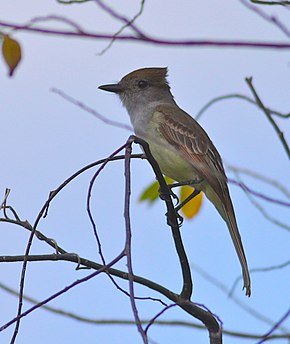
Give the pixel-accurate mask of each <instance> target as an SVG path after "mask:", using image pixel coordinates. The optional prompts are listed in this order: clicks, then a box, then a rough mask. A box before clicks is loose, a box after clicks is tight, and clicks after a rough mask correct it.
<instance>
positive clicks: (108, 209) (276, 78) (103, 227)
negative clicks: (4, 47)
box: [0, 0, 290, 344]
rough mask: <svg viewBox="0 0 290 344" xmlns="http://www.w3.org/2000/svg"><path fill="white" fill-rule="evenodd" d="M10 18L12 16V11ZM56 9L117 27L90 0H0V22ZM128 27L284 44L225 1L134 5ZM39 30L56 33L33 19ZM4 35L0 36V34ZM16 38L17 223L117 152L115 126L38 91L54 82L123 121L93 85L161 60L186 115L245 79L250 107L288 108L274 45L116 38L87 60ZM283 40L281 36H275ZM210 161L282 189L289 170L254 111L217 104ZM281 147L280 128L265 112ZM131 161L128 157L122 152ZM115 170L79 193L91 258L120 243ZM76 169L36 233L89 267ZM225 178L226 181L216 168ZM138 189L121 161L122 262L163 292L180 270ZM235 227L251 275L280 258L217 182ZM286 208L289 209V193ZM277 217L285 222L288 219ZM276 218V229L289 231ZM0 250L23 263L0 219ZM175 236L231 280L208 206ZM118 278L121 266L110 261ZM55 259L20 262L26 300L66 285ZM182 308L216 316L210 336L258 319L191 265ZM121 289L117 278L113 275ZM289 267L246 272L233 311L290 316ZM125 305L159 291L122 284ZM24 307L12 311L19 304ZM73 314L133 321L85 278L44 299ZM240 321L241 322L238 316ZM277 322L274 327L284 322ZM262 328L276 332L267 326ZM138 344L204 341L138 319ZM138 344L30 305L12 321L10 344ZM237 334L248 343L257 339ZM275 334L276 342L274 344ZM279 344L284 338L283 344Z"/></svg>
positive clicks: (209, 117)
mask: <svg viewBox="0 0 290 344" xmlns="http://www.w3.org/2000/svg"><path fill="white" fill-rule="evenodd" d="M108 3H109V4H111V5H112V6H113V7H114V8H115V9H117V10H119V11H120V12H121V13H123V14H126V15H128V16H133V15H134V14H135V13H136V12H137V11H138V9H139V3H138V2H137V3H134V5H132V3H128V2H127V1H110V2H108ZM16 9H17V10H16ZM263 9H264V10H265V11H266V10H267V13H268V14H271V13H274V14H275V15H278V16H279V18H280V19H281V20H283V21H284V22H287V20H288V22H289V11H287V10H283V9H282V8H276V7H273V6H271V8H270V7H269V8H265V7H263ZM50 14H57V15H63V16H66V17H68V18H70V19H72V20H76V21H77V22H78V23H80V24H81V25H83V27H84V28H87V29H89V30H94V31H96V32H110V33H114V32H116V31H117V30H118V29H119V27H120V23H119V22H116V21H115V20H113V19H112V18H111V17H110V16H108V15H107V14H105V13H104V12H103V11H102V10H101V9H100V8H99V7H98V6H97V5H96V4H95V3H94V2H90V3H87V4H83V5H71V6H63V5H60V4H57V3H56V2H52V1H42V2H41V5H40V4H39V2H36V1H33V0H28V1H25V4H24V3H23V4H19V2H18V1H16V0H9V1H4V2H3V3H2V4H1V17H0V19H1V20H3V21H4V20H5V21H11V22H14V23H25V22H26V21H28V20H30V19H31V18H34V17H38V16H43V15H50ZM137 24H138V25H139V26H140V28H142V29H144V31H145V32H146V33H148V34H150V35H153V36H157V37H163V38H171V39H179V38H197V39H204V38H207V39H243V40H254V41H259V40H263V41H265V40H267V41H281V42H282V41H284V42H285V41H287V38H286V36H285V35H284V34H283V33H281V31H280V30H279V29H278V28H277V27H275V26H274V25H272V24H271V23H268V22H265V21H264V20H262V19H261V18H260V17H258V16H257V15H256V14H255V13H253V12H251V11H249V10H248V9H247V8H245V7H244V6H243V5H242V4H241V3H240V2H239V1H229V0H223V1H217V0H211V1H203V2H198V3H193V2H191V1H186V0H184V1H180V2H179V3H178V5H177V4H176V2H170V3H168V1H165V0H156V1H147V2H146V4H145V8H144V13H143V14H142V16H141V17H140V18H139V19H138V21H137ZM44 25H47V26H49V27H52V28H57V27H58V28H66V26H64V25H63V24H60V23H55V22H49V23H45V24H44ZM5 32H8V31H7V30H6V31H5ZM13 37H14V38H16V39H17V40H19V41H20V43H21V45H22V48H23V60H22V61H21V64H20V66H19V67H18V70H16V72H15V76H14V77H13V78H11V79H10V78H8V77H7V76H6V73H7V71H6V66H5V65H4V62H3V61H2V62H1V64H0V73H1V75H2V77H1V92H0V103H1V126H0V134H1V142H2V150H1V158H2V164H1V172H0V191H1V193H2V194H3V195H4V190H5V188H6V187H9V188H11V190H12V191H11V195H10V197H9V202H10V204H11V205H12V206H13V207H14V208H15V209H16V210H17V211H18V214H19V216H20V217H21V218H22V219H27V220H28V221H30V222H31V223H33V221H34V219H35V217H36V215H37V213H38V212H39V210H40V209H41V207H42V205H43V203H44V202H45V200H46V198H47V196H48V194H49V191H51V190H53V189H55V188H56V187H57V186H58V185H59V184H61V183H62V182H63V181H64V180H65V179H66V178H67V177H68V176H70V175H71V174H72V173H74V172H75V171H76V170H78V169H80V168H81V167H83V166H84V165H86V164H88V163H91V162H93V161H96V160H98V159H101V158H104V157H106V156H108V155H110V154H111V153H112V152H113V151H114V150H116V149H117V148H118V147H119V146H120V145H122V144H123V143H124V142H125V141H126V139H127V137H128V136H129V134H130V132H128V131H126V130H123V129H120V128H115V127H112V126H108V125H106V124H104V123H103V122H101V121H99V120H98V119H96V118H95V117H93V116H92V115H90V114H89V113H86V112H84V111H83V110H81V109H80V108H78V107H76V106H74V105H72V104H71V103H69V102H67V101H66V100H64V99H62V98H61V97H60V96H58V95H57V94H55V93H52V92H51V88H53V87H54V88H58V89H61V90H62V91H63V92H65V93H67V94H68V95H70V96H72V97H74V98H76V99H78V100H80V101H81V102H83V103H85V104H86V105H88V106H89V107H91V108H93V109H95V110H96V111H98V112H99V113H101V114H102V115H104V116H105V117H107V118H109V119H112V120H115V121H120V122H122V123H124V124H130V123H129V118H128V115H127V114H126V111H125V109H124V108H122V106H121V104H120V101H119V99H118V98H117V97H116V96H114V95H112V94H106V93H104V92H102V91H99V90H98V89H97V86H99V85H101V84H105V83H111V82H115V81H118V80H119V79H120V78H121V77H122V76H123V75H125V74H127V73H128V72H130V71H132V70H134V69H137V68H141V67H153V66H162V67H163V66H168V68H169V82H170V84H171V87H172V92H173V94H174V95H175V99H176V101H177V103H178V104H179V105H180V106H181V107H182V108H183V109H184V110H185V111H187V112H189V113H190V114H192V115H193V116H194V115H195V114H196V113H197V111H198V110H199V109H200V108H201V107H202V106H203V105H204V104H205V103H207V102H208V101H209V100H211V99H212V98H214V97H217V96H220V95H225V94H230V93H241V94H245V95H247V96H249V97H252V94H251V92H250V90H249V88H248V86H247V84H246V82H245V77H249V76H252V77H253V83H254V85H255V87H256V89H257V91H258V93H259V95H260V96H261V99H262V100H263V101H264V102H265V104H266V105H267V106H269V107H271V108H274V109H276V110H278V111H281V112H287V111H288V112H289V108H290V104H289V99H290V88H289V74H290V64H289V51H288V50H285V51H277V50H266V49H260V50H255V49H233V48H226V49H225V48H223V49H222V48H219V49H218V48H198V47H195V48H190V47H175V48H174V47H166V46H164V47H159V46H153V45H149V44H147V45H146V44H141V43H132V42H131V43H130V42H127V43H126V42H115V43H114V44H113V46H112V47H111V48H110V49H109V50H108V51H107V52H106V53H105V54H103V55H101V56H99V55H98V53H99V52H100V51H102V49H103V48H104V47H106V45H107V43H108V42H104V41H96V40H83V39H72V38H70V39H68V38H64V37H53V36H44V35H41V34H33V33H24V32H14V33H13ZM288 41H289V39H288ZM200 123H201V124H202V126H203V127H204V128H205V129H206V130H207V132H208V134H209V136H210V137H211V139H212V140H213V142H214V143H215V145H216V146H217V148H218V150H219V151H220V153H221V155H222V157H223V159H224V161H225V162H226V163H227V164H231V165H234V166H237V167H247V168H249V169H251V170H253V171H256V172H258V173H261V174H263V175H265V176H267V177H269V178H272V179H275V180H278V181H279V182H280V183H281V184H283V185H285V186H287V184H288V188H289V162H288V158H287V156H286V154H285V152H284V151H283V149H282V146H281V142H280V141H279V139H278V137H277V135H276V133H275V132H274V130H273V128H272V127H271V125H270V124H269V122H268V121H267V119H266V118H265V115H264V114H263V113H262V112H261V111H259V110H258V109H257V108H256V107H254V106H253V105H251V104H249V103H247V102H245V101H242V100H238V99H231V100H225V101H223V102H219V103H217V104H215V105H214V106H212V107H211V108H209V109H208V111H207V112H206V113H204V115H203V116H202V118H201V119H200ZM277 123H278V124H279V126H280V127H281V129H283V131H284V134H285V137H286V139H288V141H289V134H290V130H289V125H288V123H287V124H286V121H285V120H283V119H277ZM134 151H135V152H140V150H139V148H138V147H134ZM123 165H124V164H123V162H114V163H112V164H110V165H109V166H108V167H107V168H106V170H105V171H103V172H102V174H101V175H100V177H99V178H98V180H97V183H96V185H95V187H94V189H93V197H92V210H93V214H94V217H95V220H96V223H97V226H98V233H99V235H100V237H101V240H102V247H103V251H104V254H105V256H106V259H107V260H108V261H109V260H110V259H112V258H113V257H115V256H116V255H117V254H118V253H119V252H120V250H121V249H122V247H123V242H124V235H125V228H124V219H123V199H124V175H123V174H124V172H123ZM94 171H95V170H91V171H89V172H87V173H85V174H83V175H82V176H81V177H79V178H78V179H77V180H75V181H74V182H73V183H72V184H71V185H69V186H68V187H67V188H66V189H65V190H64V191H63V192H62V193H61V194H60V195H59V196H58V197H57V198H56V199H55V201H54V202H53V203H52V205H51V207H50V210H49V216H48V217H47V218H46V219H44V220H42V221H41V222H40V225H39V229H40V230H41V231H42V232H43V233H45V235H47V236H48V237H50V238H54V239H55V240H56V241H57V242H58V243H59V244H60V245H61V246H63V247H64V248H65V249H66V250H67V251H68V252H75V253H78V254H79V255H80V256H82V257H85V258H89V259H92V260H95V261H98V262H99V261H100V259H99V257H98V252H97V245H96V241H95V239H94V236H93V231H92V227H91V225H90V223H89V220H88V216H87V213H86V203H85V202H86V195H87V190H88V186H89V182H90V179H91V177H92V175H93V173H94ZM229 177H231V178H234V175H233V174H231V173H229ZM152 181H153V174H152V171H151V170H150V168H149V166H148V164H147V163H146V162H145V161H133V162H132V201H131V203H132V204H131V219H132V231H133V239H132V240H133V243H132V245H133V263H134V271H135V273H136V274H139V275H142V276H144V277H146V278H150V279H152V280H153V281H156V282H157V283H160V284H162V285H164V286H165V287H167V288H169V289H172V290H173V291H175V292H178V291H179V290H180V288H181V279H180V269H179V264H178V261H177V258H176V253H175V251H174V247H173V242H172V238H171V234H170V230H169V228H168V227H167V226H166V220H165V216H164V212H165V208H164V204H163V203H162V202H161V201H159V202H158V204H155V205H154V206H152V207H148V206H147V205H146V204H139V203H138V202H137V200H138V197H139V195H140V193H141V192H142V190H143V189H144V187H146V186H147V185H148V184H150V183H151V182H152ZM244 181H245V182H246V183H247V185H249V186H251V187H252V188H253V189H256V190H258V191H260V192H263V193H265V194H268V195H270V196H272V197H276V198H279V199H284V200H286V198H285V197H284V196H283V195H282V194H281V193H280V192H278V191H277V190H276V189H275V188H273V187H270V186H267V185H266V184H264V183H262V182H260V181H257V180H255V179H253V178H250V177H245V178H244ZM230 190H231V195H232V200H233V203H234V205H235V209H236V215H237V218H238V223H239V228H240V231H241V235H242V238H243V242H244V246H245V250H246V254H247V257H248V263H249V266H250V268H252V269H253V268H261V267H268V266H273V265H277V264H281V263H283V262H285V261H287V260H289V231H287V230H285V229H282V228H281V227H278V226H277V225H274V224H273V223H271V222H269V221H268V220H266V219H265V217H264V216H263V215H262V214H261V212H260V211H259V210H258V209H257V208H255V207H253V205H252V204H251V203H250V202H249V200H248V198H247V197H246V195H245V194H244V193H243V192H242V190H241V189H240V188H238V187H236V186H234V185H230ZM258 201H259V203H260V204H261V205H262V206H263V207H264V208H265V209H266V210H267V211H268V213H269V214H270V215H271V216H272V217H274V218H276V219H278V220H280V221H281V222H284V223H286V222H287V215H288V213H289V211H288V209H286V208H283V207H279V206H277V205H274V204H268V203H266V202H264V201H261V200H258ZM288 201H289V200H288ZM288 218H289V215H288ZM288 225H289V224H288ZM1 234H2V240H1V242H0V252H1V255H19V254H23V252H24V250H25V246H26V243H27V238H28V233H27V232H25V231H24V230H23V229H20V228H17V227H16V226H12V225H5V224H3V223H1ZM182 236H183V239H184V243H185V247H186V250H187V253H188V257H189V260H190V261H191V262H193V263H194V264H195V265H197V266H199V267H200V268H202V269H203V270H205V271H206V272H207V273H208V274H210V275H212V276H214V277H215V278H216V279H218V280H219V281H221V282H222V283H223V284H224V285H225V286H226V287H227V288H228V289H230V288H231V287H232V285H233V282H234V281H235V279H236V278H237V277H238V276H239V273H240V266H239V263H238V260H237V258H236V255H235V251H234V248H233V245H232V242H231V240H230V237H229V235H228V232H227V228H226V226H225V224H224V223H223V221H222V220H221V219H220V218H219V215H218V214H217V212H216V210H215V209H214V208H213V207H212V205H211V204H209V202H207V201H205V202H204V204H203V207H202V209H201V211H200V214H199V215H198V216H197V217H196V218H195V219H194V220H193V221H190V222H185V223H184V225H183V227H182ZM32 253H33V254H42V253H52V250H51V249H50V248H49V247H48V246H47V245H46V244H44V243H41V242H39V241H38V240H37V239H35V240H34V243H33V247H32ZM117 267H118V268H120V269H126V265H125V261H122V262H120V263H119V264H118V265H117ZM74 268H75V266H73V264H70V263H60V262H58V263H56V262H46V263H43V262H39V263H31V264H29V266H28V271H27V279H26V283H25V293H26V294H27V295H29V296H32V297H34V298H36V299H39V300H42V299H44V298H46V297H48V296H49V295H51V294H52V293H54V292H56V291H58V290H59V289H61V288H63V287H64V286H66V285H68V284H70V283H71V282H73V281H74V280H76V279H78V278H81V277H82V276H85V275H86V274H88V272H87V271H75V270H74ZM20 271H21V264H19V263H10V264H1V265H0V274H1V276H2V277H1V281H2V282H3V283H6V284H7V285H8V286H10V287H14V288H18V285H19V278H20ZM192 275H193V281H194V294H193V298H192V299H193V300H194V301H196V302H198V303H201V304H204V305H206V306H207V307H208V308H210V309H211V311H212V312H213V313H215V314H217V315H218V316H219V317H220V318H221V319H222V321H223V324H224V328H225V329H228V330H233V331H240V332H246V333H254V334H263V333H265V332H267V331H268V330H269V329H270V328H271V325H270V324H269V323H267V322H266V321H265V320H264V321H262V320H261V319H257V318H256V317H255V316H254V315H253V312H252V311H251V312H249V311H246V310H245V309H242V308H240V307H238V306H237V304H236V303H234V302H233V301H232V300H231V299H230V298H229V297H228V296H227V295H226V294H225V293H223V292H222V291H220V290H219V289H218V288H217V287H216V286H214V285H212V284H211V283H209V282H208V281H207V280H205V279H204V278H203V277H202V276H201V275H200V274H198V272H197V271H195V270H194V269H193V271H192ZM118 283H120V285H121V286H123V287H124V288H127V287H128V283H127V282H126V281H118ZM289 283H290V279H289V266H288V268H287V267H286V268H284V269H280V270H276V271H271V272H263V273H253V274H252V284H253V287H252V296H251V298H250V299H248V298H246V297H245V296H244V293H243V292H242V291H241V284H239V286H238V287H237V288H236V290H235V297H237V298H238V299H239V300H240V301H241V302H242V303H243V304H244V305H245V306H246V307H250V308H251V309H254V310H256V311H257V312H259V313H260V314H262V315H263V316H264V317H266V318H268V319H269V320H271V321H272V322H273V323H275V322H276V321H277V320H278V319H280V318H281V317H282V315H283V314H284V313H285V312H286V310H287V308H288V307H289V290H290V284H289ZM136 294H138V295H140V296H152V297H159V298H161V299H162V300H164V301H165V302H167V301H168V300H166V299H164V298H163V297H161V296H160V295H158V294H156V293H152V292H151V291H150V290H148V289H145V288H141V287H139V286H136ZM0 300H1V305H2V310H5V312H3V311H2V312H0V320H1V324H3V323H5V322H6V321H8V320H10V319H11V318H12V317H14V316H15V314H16V310H17V299H16V298H15V297H14V296H11V295H9V294H7V293H6V292H4V291H2V290H0ZM29 305H30V304H28V303H25V304H24V309H26V308H28V307H29ZM51 306H54V307H57V308H62V309H64V310H67V311H70V312H74V313H77V314H80V315H83V316H87V317H91V318H96V319H133V315H132V311H131V308H130V302H129V299H128V298H127V297H126V296H124V295H123V294H121V293H120V292H119V291H117V290H116V288H115V287H114V286H113V285H112V283H111V282H110V280H109V279H108V278H106V277H105V276H99V277H98V278H95V279H93V280H91V281H89V282H87V283H84V284H82V285H81V286H78V287H76V288H75V289H73V290H71V291H70V292H69V293H66V294H65V295H63V296H61V297H60V298H58V299H56V300H55V301H53V302H52V303H51ZM138 308H139V312H140V317H141V318H146V319H147V318H152V317H154V316H155V314H156V313H158V312H159V311H160V309H161V308H160V305H159V304H158V303H154V302H152V301H140V302H138ZM250 313H252V314H250ZM172 319H176V320H185V321H190V320H192V319H191V318H190V317H189V316H188V315H187V314H185V313H184V312H182V311H181V310H179V309H177V308H173V309H170V310H169V311H168V312H167V313H166V314H165V315H164V316H163V317H162V320H172ZM283 325H284V327H285V328H287V326H288V332H289V326H290V323H289V319H288V321H287V322H285V323H284V324H283ZM12 330H13V327H10V328H9V329H7V330H6V331H4V332H2V333H0V341H1V342H3V343H6V342H9V340H10V338H11V333H12ZM276 333H281V332H279V331H277V332H276ZM149 337H150V339H152V343H154V342H155V343H169V344H171V343H176V341H177V340H178V341H179V342H180V343H187V342H188V341H189V340H191V341H193V342H195V343H201V344H203V343H208V335H207V333H206V331H202V330H197V329H188V328H181V327H173V326H170V327H169V326H167V327H159V326H157V325H156V326H153V327H152V328H151V330H150V332H149ZM40 340H41V342H42V343H51V342H52V341H54V342H63V343H80V342H83V343H97V342H100V343H106V344H107V343H118V344H123V343H124V344H125V343H141V338H140V336H139V334H138V332H137V329H136V328H134V327H133V326H123V325H119V326H110V327H108V326H99V325H92V324H83V323H80V322H77V321H75V320H71V319H67V318H65V317H63V316H60V315H55V314H51V313H49V312H47V311H44V310H37V311H35V312H34V313H32V314H31V315H29V316H28V317H26V318H25V319H23V320H22V322H21V327H20V333H19V335H18V343H28V342H29V343H39V341H40ZM245 342H246V340H245V339H238V338H233V337H228V336H225V337H224V343H226V344H227V343H231V344H239V343H245ZM256 342H257V341H255V340H248V343H256ZM282 342H283V341H282V340H280V343H282ZM284 342H285V343H286V340H285V341H284Z"/></svg>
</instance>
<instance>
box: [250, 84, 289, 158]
mask: <svg viewBox="0 0 290 344" xmlns="http://www.w3.org/2000/svg"><path fill="white" fill-rule="evenodd" d="M246 82H247V84H248V86H249V88H250V90H251V91H252V93H253V95H254V97H255V99H256V103H257V104H258V105H259V107H260V109H261V110H262V111H263V112H264V114H265V115H266V117H267V118H268V120H269V122H270V123H271V125H272V126H273V128H274V130H275V131H276V133H277V135H278V137H279V139H280V141H281V143H282V145H283V147H284V149H285V151H286V154H287V156H288V158H290V149H289V146H288V144H287V142H286V139H285V137H284V134H283V132H282V131H281V130H280V128H279V127H278V125H277V123H276V122H275V121H274V119H273V118H272V116H271V113H270V112H269V110H268V109H267V108H266V107H265V106H264V104H263V103H262V101H261V99H260V97H259V96H258V94H257V92H256V90H255V88H254V86H253V83H252V78H246Z"/></svg>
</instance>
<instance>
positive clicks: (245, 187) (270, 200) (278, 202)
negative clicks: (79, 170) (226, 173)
mask: <svg viewBox="0 0 290 344" xmlns="http://www.w3.org/2000/svg"><path fill="white" fill-rule="evenodd" d="M228 181H229V182H230V183H231V184H235V185H238V186H239V187H240V188H241V189H242V190H243V191H246V192H248V193H250V194H252V195H254V196H256V197H259V198H261V199H263V200H265V201H267V202H270V203H274V204H277V205H281V206H284V207H290V203H289V202H286V201H281V200H279V199H277V198H273V197H269V196H268V195H265V194H263V193H261V192H258V191H255V190H253V189H251V188H249V187H248V186H247V185H246V184H245V183H243V182H241V181H237V180H234V179H231V178H228Z"/></svg>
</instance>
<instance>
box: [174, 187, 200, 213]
mask: <svg viewBox="0 0 290 344" xmlns="http://www.w3.org/2000/svg"><path fill="white" fill-rule="evenodd" d="M193 190H194V189H193V188H192V187H189V186H187V185H185V186H182V187H181V189H180V199H179V201H180V203H181V202H183V201H184V200H185V199H186V198H187V197H188V196H189V195H191V194H192V192H193ZM202 197H203V196H202V192H200V193H199V194H198V195H197V196H195V197H194V198H193V199H192V200H190V201H189V202H187V203H186V204H185V205H184V206H183V207H182V208H181V211H182V213H183V215H184V216H185V217H186V218H187V219H192V218H193V217H194V216H196V215H197V214H198V212H199V210H200V207H201V205H202Z"/></svg>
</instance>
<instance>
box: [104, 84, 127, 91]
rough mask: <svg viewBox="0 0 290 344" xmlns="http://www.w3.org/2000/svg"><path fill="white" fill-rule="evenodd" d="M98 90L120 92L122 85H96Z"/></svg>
mask: <svg viewBox="0 0 290 344" xmlns="http://www.w3.org/2000/svg"><path fill="white" fill-rule="evenodd" d="M98 88H99V89H100V90H104V91H108V92H113V93H121V92H123V91H124V89H123V87H122V86H121V85H120V84H110V85H102V86H99V87H98Z"/></svg>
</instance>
